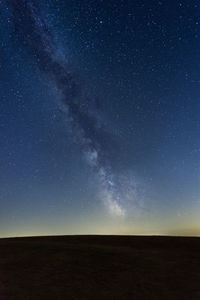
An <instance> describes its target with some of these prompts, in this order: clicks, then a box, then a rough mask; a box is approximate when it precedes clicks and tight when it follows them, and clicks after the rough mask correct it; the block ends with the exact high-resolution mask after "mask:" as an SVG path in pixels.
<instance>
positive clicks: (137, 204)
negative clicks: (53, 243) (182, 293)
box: [0, 0, 200, 237]
mask: <svg viewBox="0 0 200 300" xmlns="http://www.w3.org/2000/svg"><path fill="white" fill-rule="evenodd" d="M0 12H1V13H0V21H1V26H0V36H1V41H0V70H1V71H0V138H1V139H0V236H1V237H2V236H23V235H51V234H52V235H54V234H79V233H80V234H93V233H97V234H100V233H102V234H175V235H179V234H185V235H200V197H199V195H200V185H199V183H200V165H199V162H200V138H199V137H200V103H199V95H200V2H199V0H182V1H178V0H160V1H158V0H134V1H133V0H110V1H107V0H96V1H95V0H40V1H36V0H35V1H33V0H7V1H6V0H1V1H0Z"/></svg>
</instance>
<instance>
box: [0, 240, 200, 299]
mask: <svg viewBox="0 0 200 300" xmlns="http://www.w3.org/2000/svg"><path fill="white" fill-rule="evenodd" d="M0 299H20V300H23V299H136V300H137V299H142V300H145V299H148V300H150V299H153V300H155V299H159V300H160V299H161V300H164V299H169V300H172V299H181V300H182V299H187V300H192V299H200V239H199V238H182V237H142V236H141V237H128V236H60V237H32V238H15V239H0Z"/></svg>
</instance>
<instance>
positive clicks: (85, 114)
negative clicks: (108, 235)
mask: <svg viewBox="0 0 200 300" xmlns="http://www.w3.org/2000/svg"><path fill="white" fill-rule="evenodd" d="M9 3H11V6H12V12H13V22H14V27H15V31H16V32H17V33H18V36H19V38H20V39H21V40H22V42H23V44H24V47H26V48H27V49H28V51H29V53H31V55H33V56H34V58H35V61H36V62H37V65H38V67H39V69H40V70H41V71H42V72H43V73H45V74H46V76H47V77H48V78H49V79H50V80H51V81H52V82H53V83H54V84H55V86H56V88H57V89H58V90H59V92H60V95H61V100H62V103H63V104H64V106H65V108H66V109H65V113H66V117H67V118H68V119H69V120H70V122H71V127H72V129H73V135H75V137H76V139H77V140H78V142H79V144H80V145H81V149H82V152H83V155H84V157H85V159H86V161H87V163H88V165H89V166H90V167H91V169H92V170H93V171H94V172H96V174H97V175H98V177H99V182H100V185H101V194H102V200H103V201H104V203H105V204H106V206H107V208H108V210H109V211H110V213H111V214H113V215H116V216H124V215H125V214H126V210H125V208H124V206H123V203H122V196H121V191H120V188H119V186H118V184H119V183H118V182H117V180H116V174H113V172H112V168H111V165H110V162H109V153H108V151H106V150H107V149H108V147H106V143H105V140H106V138H107V136H108V135H109V134H108V132H107V131H106V130H105V129H104V128H103V126H102V124H99V122H98V120H97V118H96V117H95V115H94V114H92V113H91V112H90V111H89V110H88V111H85V110H83V109H82V106H81V101H84V97H85V96H84V92H83V91H82V87H81V86H80V84H79V83H78V82H77V80H76V78H75V76H74V75H73V74H72V73H71V72H70V71H69V69H68V64H67V62H66V61H63V59H61V58H59V57H58V56H57V55H56V53H57V50H58V49H57V45H56V43H55V41H54V38H53V34H52V33H51V31H50V29H49V27H48V25H47V23H46V22H45V20H44V19H43V18H42V16H41V12H40V9H39V7H38V6H37V5H36V4H35V3H34V2H32V1H24V0H22V1H18V0H12V1H9ZM111 147H112V146H111Z"/></svg>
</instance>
